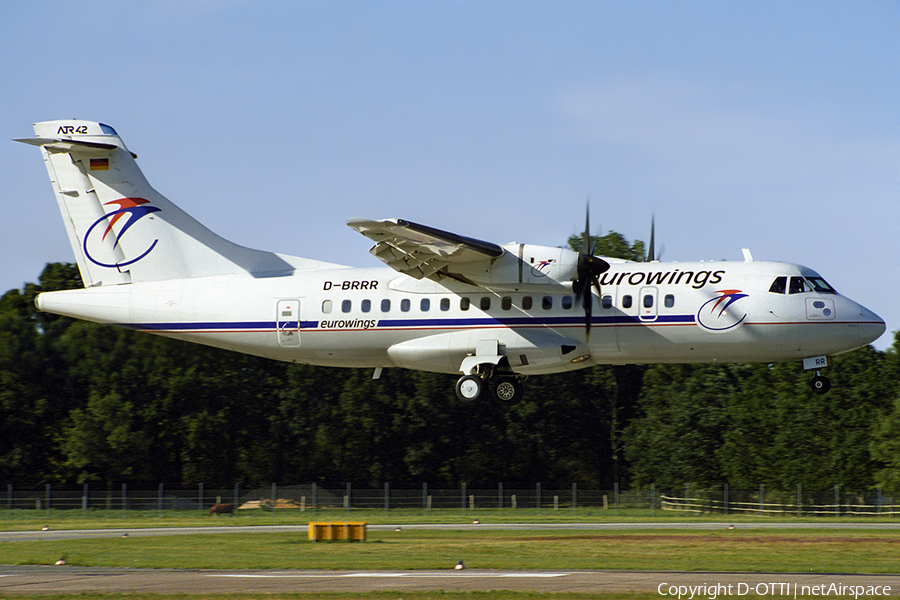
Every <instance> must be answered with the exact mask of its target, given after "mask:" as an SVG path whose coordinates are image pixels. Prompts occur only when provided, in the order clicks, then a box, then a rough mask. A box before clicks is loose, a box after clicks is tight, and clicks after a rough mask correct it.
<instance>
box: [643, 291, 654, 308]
mask: <svg viewBox="0 0 900 600" xmlns="http://www.w3.org/2000/svg"><path fill="white" fill-rule="evenodd" d="M644 308H653V296H652V295H651V294H647V295H646V296H644Z"/></svg>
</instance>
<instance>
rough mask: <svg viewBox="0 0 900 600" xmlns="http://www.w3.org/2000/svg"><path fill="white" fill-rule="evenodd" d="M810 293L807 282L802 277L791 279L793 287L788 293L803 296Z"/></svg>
mask: <svg viewBox="0 0 900 600" xmlns="http://www.w3.org/2000/svg"><path fill="white" fill-rule="evenodd" d="M808 291H810V289H809V287H808V284H807V283H806V280H805V279H803V278H802V277H791V287H790V290H789V292H788V293H790V294H802V293H803V292H808Z"/></svg>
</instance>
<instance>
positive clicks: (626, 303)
mask: <svg viewBox="0 0 900 600" xmlns="http://www.w3.org/2000/svg"><path fill="white" fill-rule="evenodd" d="M622 308H631V296H622Z"/></svg>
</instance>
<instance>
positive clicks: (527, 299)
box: [522, 296, 531, 310]
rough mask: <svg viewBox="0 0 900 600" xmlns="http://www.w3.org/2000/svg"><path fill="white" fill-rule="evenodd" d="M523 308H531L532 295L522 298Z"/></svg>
mask: <svg viewBox="0 0 900 600" xmlns="http://www.w3.org/2000/svg"><path fill="white" fill-rule="evenodd" d="M522 308H524V309H525V310H531V296H525V297H524V298H522Z"/></svg>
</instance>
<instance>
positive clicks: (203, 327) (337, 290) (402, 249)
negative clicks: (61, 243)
mask: <svg viewBox="0 0 900 600" xmlns="http://www.w3.org/2000/svg"><path fill="white" fill-rule="evenodd" d="M34 131H35V135H36V136H37V137H34V138H27V139H20V140H16V141H20V142H24V143H27V144H31V145H34V146H38V147H40V149H41V153H42V155H43V158H44V162H45V164H46V167H47V171H48V173H49V176H50V180H51V182H52V187H53V191H54V193H55V195H56V199H57V202H58V204H59V208H60V211H61V213H62V216H63V221H64V222H65V227H66V231H67V232H68V236H69V241H70V242H71V245H72V249H73V251H74V253H75V257H76V260H77V263H78V268H79V271H80V273H81V277H82V280H83V282H84V286H85V287H84V289H77V290H64V291H53V292H45V293H41V294H40V295H38V296H37V298H36V300H35V304H36V305H37V308H38V309H39V310H41V311H46V312H49V313H54V314H58V315H65V316H68V317H74V318H77V319H85V320H88V321H93V322H96V323H104V324H109V325H115V326H120V327H126V328H130V329H134V330H138V331H143V332H148V333H153V334H157V335H162V336H166V337H171V338H175V339H179V340H185V341H188V342H196V343H199V344H206V345H209V346H215V347H218V348H225V349H228V350H234V351H237V352H244V353H247V354H252V355H257V356H262V357H266V358H270V359H275V360H281V361H288V362H295V363H306V364H312V365H322V366H330V367H359V368H371V369H374V375H373V378H374V379H378V378H379V377H380V376H381V373H382V370H383V369H384V368H389V367H401V368H406V369H413V370H422V371H431V372H438V373H452V374H458V375H460V377H459V379H458V381H457V384H456V394H457V396H458V398H459V400H460V401H462V402H464V403H471V402H474V401H476V400H479V399H482V398H493V399H495V400H496V401H498V402H499V403H501V404H503V405H507V406H511V405H514V404H516V403H517V402H519V401H520V400H521V399H522V397H523V394H524V385H523V382H524V380H525V378H526V377H528V376H530V375H542V374H548V373H560V372H565V371H572V370H575V369H583V368H586V367H590V366H593V365H622V364H656V363H715V362H722V363H724V362H763V363H775V362H786V361H795V360H796V361H801V362H802V365H803V368H804V369H815V370H816V375H815V377H813V378H812V383H811V385H812V387H813V389H814V390H815V391H817V392H822V393H824V392H826V391H828V389H829V388H830V385H831V384H830V382H829V380H828V379H827V378H826V377H824V376H822V375H821V369H823V368H825V367H827V366H830V365H831V357H832V356H833V355H835V354H839V353H843V352H848V351H850V350H853V349H856V348H859V347H861V346H865V345H866V344H868V343H870V342H872V341H874V340H875V339H877V338H878V337H879V336H880V335H881V334H882V333H883V332H884V331H885V323H884V321H883V320H882V319H881V318H879V317H878V316H877V315H876V314H875V313H873V312H872V311H870V310H868V309H866V308H864V307H863V306H861V305H860V304H857V303H856V302H854V301H852V300H850V299H849V298H847V297H845V296H842V295H841V294H839V293H837V291H835V289H834V288H832V287H831V286H830V285H829V284H828V283H826V281H825V279H823V278H822V277H821V276H820V275H819V274H818V273H817V272H815V271H813V270H811V269H809V268H807V267H804V266H800V265H796V264H789V263H783V262H764V261H755V260H753V257H752V255H751V254H750V252H749V251H747V250H745V251H744V260H743V261H701V262H661V261H659V260H656V258H655V257H654V255H653V254H654V249H653V243H652V237H653V234H652V232H651V243H650V251H649V256H648V261H646V262H634V261H628V260H621V259H615V258H608V257H599V256H594V255H593V252H592V249H591V247H590V237H589V233H588V230H589V227H590V222H589V218H588V219H586V224H585V232H584V239H583V243H582V248H581V250H580V251H578V252H575V251H572V250H569V249H565V248H559V247H552V246H538V245H531V244H521V243H509V244H504V245H498V244H495V243H492V242H486V241H482V240H478V239H474V238H470V237H466V236H462V235H458V234H455V233H451V232H448V231H443V230H440V229H435V228H433V227H429V226H426V225H421V224H418V223H414V222H411V221H406V220H402V219H386V220H368V219H350V220H349V221H347V224H348V225H349V226H350V227H351V228H353V229H355V230H356V231H358V232H359V233H361V234H362V235H364V236H366V237H367V238H369V239H371V240H372V241H373V242H374V243H375V245H374V246H373V247H372V249H371V253H372V254H373V255H374V256H376V257H377V258H379V259H380V260H382V261H383V262H384V263H386V264H387V265H388V268H385V267H381V268H352V267H347V266H343V265H337V264H331V263H327V262H320V261H317V260H311V259H306V258H298V257H294V256H287V255H283V254H276V253H273V252H268V251H261V250H253V249H249V248H246V247H243V246H239V245H237V244H234V243H232V242H230V241H227V240H225V239H223V238H222V237H219V236H218V235H216V234H215V233H213V232H212V231H210V230H209V229H207V228H206V227H204V226H203V225H201V224H200V223H199V222H198V221H196V220H195V219H193V218H192V217H190V216H189V215H188V214H187V213H185V212H184V211H182V210H181V209H180V208H179V207H177V206H176V205H175V204H173V203H172V202H170V201H169V200H167V199H166V198H165V197H163V196H162V195H161V194H160V193H159V192H157V191H156V190H155V189H153V188H152V187H151V186H150V184H149V183H148V182H147V180H146V179H145V178H144V175H143V173H142V172H141V170H140V168H139V167H138V165H137V162H136V158H137V155H136V154H133V153H132V152H131V151H130V150H129V149H128V148H127V147H126V146H125V144H124V142H123V141H122V139H121V137H119V135H118V134H117V133H116V130H115V129H113V128H112V127H110V126H109V125H105V124H103V123H98V122H91V121H81V120H60V121H46V122H42V123H36V124H35V125H34Z"/></svg>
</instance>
